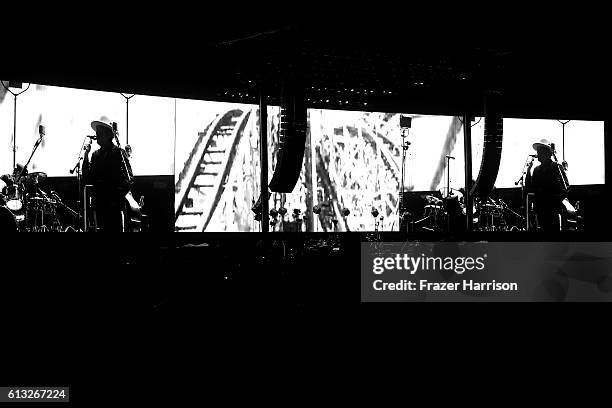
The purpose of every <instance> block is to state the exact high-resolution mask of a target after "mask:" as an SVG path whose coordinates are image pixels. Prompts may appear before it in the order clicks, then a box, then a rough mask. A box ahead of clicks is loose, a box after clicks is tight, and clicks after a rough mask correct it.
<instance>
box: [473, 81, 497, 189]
mask: <svg viewBox="0 0 612 408" xmlns="http://www.w3.org/2000/svg"><path fill="white" fill-rule="evenodd" d="M503 119H504V118H503V115H502V112H501V94H500V93H499V92H488V93H487V95H486V98H485V118H484V120H485V124H484V127H485V130H484V143H483V152H482V161H481V163H480V171H479V173H478V178H477V179H476V183H474V186H473V187H472V190H471V192H470V194H471V195H472V197H480V198H485V197H488V196H489V194H491V191H493V186H494V185H495V180H497V173H498V172H499V163H500V161H501V154H502V141H503V137H504V120H503ZM465 126H470V125H469V123H468V124H465Z"/></svg>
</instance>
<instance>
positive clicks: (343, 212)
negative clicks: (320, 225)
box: [342, 207, 351, 217]
mask: <svg viewBox="0 0 612 408" xmlns="http://www.w3.org/2000/svg"><path fill="white" fill-rule="evenodd" d="M350 213H351V211H350V210H349V209H348V208H346V207H344V208H343V209H342V215H344V216H345V217H348V215H349V214H350Z"/></svg>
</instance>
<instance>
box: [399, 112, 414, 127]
mask: <svg viewBox="0 0 612 408" xmlns="http://www.w3.org/2000/svg"><path fill="white" fill-rule="evenodd" d="M411 127H412V118H411V117H410V116H406V115H400V128H402V129H410V128H411Z"/></svg>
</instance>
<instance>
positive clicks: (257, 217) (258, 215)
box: [255, 213, 261, 222]
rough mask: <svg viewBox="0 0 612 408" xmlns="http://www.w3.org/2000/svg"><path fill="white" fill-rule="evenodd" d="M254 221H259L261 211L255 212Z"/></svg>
mask: <svg viewBox="0 0 612 408" xmlns="http://www.w3.org/2000/svg"><path fill="white" fill-rule="evenodd" d="M255 221H257V222H259V221H261V213H257V214H255Z"/></svg>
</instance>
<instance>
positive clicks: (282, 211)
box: [278, 207, 287, 217]
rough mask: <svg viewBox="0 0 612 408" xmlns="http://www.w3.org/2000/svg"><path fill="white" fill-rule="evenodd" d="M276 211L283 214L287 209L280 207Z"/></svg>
mask: <svg viewBox="0 0 612 408" xmlns="http://www.w3.org/2000/svg"><path fill="white" fill-rule="evenodd" d="M278 213H279V214H280V215H281V217H282V216H284V215H285V214H287V209H286V208H285V207H281V208H279V209H278Z"/></svg>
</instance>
